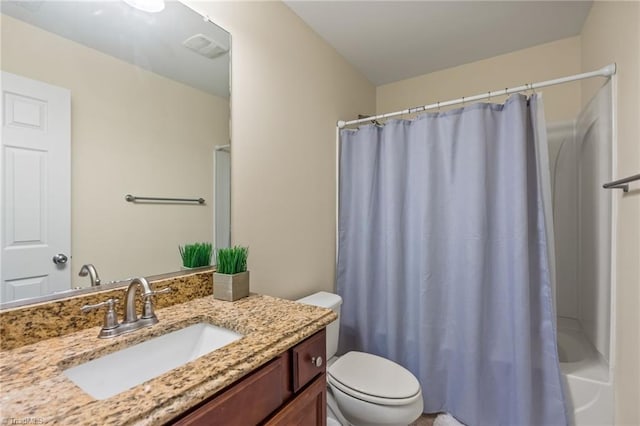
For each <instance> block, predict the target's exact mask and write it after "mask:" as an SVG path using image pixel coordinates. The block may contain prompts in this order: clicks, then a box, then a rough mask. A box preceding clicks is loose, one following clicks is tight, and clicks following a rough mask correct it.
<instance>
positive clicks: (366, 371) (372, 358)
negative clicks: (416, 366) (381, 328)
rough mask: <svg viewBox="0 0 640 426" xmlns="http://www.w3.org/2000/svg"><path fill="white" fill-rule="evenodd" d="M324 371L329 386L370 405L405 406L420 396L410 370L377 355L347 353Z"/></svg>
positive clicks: (418, 388) (416, 382) (418, 386)
mask: <svg viewBox="0 0 640 426" xmlns="http://www.w3.org/2000/svg"><path fill="white" fill-rule="evenodd" d="M327 373H328V374H327V376H328V381H329V384H330V385H332V386H335V387H336V388H337V389H339V390H340V391H342V392H344V393H345V394H347V395H350V396H352V397H354V398H357V399H360V400H362V401H366V402H370V403H372V404H379V405H408V404H411V403H413V402H415V401H416V400H417V399H421V398H422V393H421V391H420V383H418V380H417V379H416V378H415V377H414V376H413V374H411V372H409V370H407V369H405V368H404V367H402V366H401V365H398V364H396V363H395V362H393V361H390V360H388V359H385V358H382V357H379V356H376V355H372V354H368V353H364V352H355V351H354V352H349V353H347V354H345V355H343V356H341V357H340V358H339V359H338V360H337V361H336V362H335V363H333V364H332V365H331V366H330V367H329V369H328V370H327Z"/></svg>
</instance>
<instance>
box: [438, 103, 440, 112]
mask: <svg viewBox="0 0 640 426" xmlns="http://www.w3.org/2000/svg"><path fill="white" fill-rule="evenodd" d="M438 112H440V101H438Z"/></svg>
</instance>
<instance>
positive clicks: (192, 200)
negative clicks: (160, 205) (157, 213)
mask: <svg viewBox="0 0 640 426" xmlns="http://www.w3.org/2000/svg"><path fill="white" fill-rule="evenodd" d="M124 199H125V200H127V201H128V202H130V203H135V202H136V201H169V202H178V203H198V204H204V202H205V201H204V198H166V197H138V196H136V195H131V194H127V195H125V196H124Z"/></svg>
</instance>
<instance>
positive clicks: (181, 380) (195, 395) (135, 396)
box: [0, 294, 336, 425]
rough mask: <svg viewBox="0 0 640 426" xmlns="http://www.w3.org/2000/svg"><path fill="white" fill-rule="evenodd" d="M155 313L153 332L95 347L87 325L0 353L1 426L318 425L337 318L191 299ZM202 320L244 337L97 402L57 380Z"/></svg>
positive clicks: (298, 308)
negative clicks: (27, 424) (330, 332)
mask: <svg viewBox="0 0 640 426" xmlns="http://www.w3.org/2000/svg"><path fill="white" fill-rule="evenodd" d="M4 314H6V312H5V313H4ZM156 314H157V316H158V318H159V320H160V321H159V323H158V324H155V325H154V326H152V327H149V328H145V329H141V330H137V331H135V332H132V333H129V334H125V335H122V336H118V337H115V338H111V339H98V338H97V335H98V332H99V329H100V327H91V328H87V329H84V330H79V331H73V332H71V333H68V334H65V335H62V336H59V337H51V338H46V339H44V340H40V341H37V342H35V343H30V344H26V345H22V346H18V347H15V348H13V349H6V350H3V351H2V352H0V357H1V358H2V361H3V362H2V365H1V366H0V387H2V389H3V394H2V400H1V402H0V404H1V405H2V413H1V416H2V419H0V421H5V422H6V421H14V422H17V421H21V420H23V419H35V420H34V421H37V422H38V423H44V424H101V425H109V424H113V425H125V424H126V425H133V424H135V425H158V424H177V425H199V424H202V425H204V424H206V425H212V424H242V425H244V424H257V423H266V424H272V425H278V424H283V425H284V424H287V425H289V424H304V425H314V424H324V422H325V421H326V420H325V419H326V414H325V410H326V408H325V406H326V399H325V398H326V393H325V392H326V380H325V360H324V357H325V331H324V328H325V327H326V326H327V325H328V324H329V323H331V322H332V321H334V320H335V319H336V315H335V313H334V312H333V311H331V310H328V309H323V308H318V307H314V306H308V305H303V304H299V303H296V302H291V301H288V300H283V299H278V298H274V297H270V296H263V295H255V294H254V295H251V296H249V297H247V298H244V299H241V300H238V301H236V302H223V301H219V300H215V299H213V297H211V296H206V297H200V298H196V299H193V300H190V301H187V302H185V303H180V304H176V305H173V306H169V307H165V308H162V309H158V310H157V311H156ZM79 315H81V314H79ZM52 320H54V319H52ZM203 322H204V323H209V324H213V325H216V326H219V327H224V328H226V329H229V330H233V331H235V332H237V333H240V334H242V335H243V337H242V338H240V339H238V340H236V341H234V342H233V343H231V344H228V345H226V346H223V347H221V348H220V349H217V350H214V351H213V352H210V353H208V354H205V355H203V356H200V357H199V358H197V359H195V360H193V361H191V362H188V363H186V364H184V365H181V366H179V367H177V368H175V369H172V370H171V371H168V372H166V373H164V374H161V375H159V376H157V377H155V378H153V379H150V380H147V381H145V382H144V383H142V384H140V385H137V386H134V387H132V388H130V389H127V390H125V391H123V392H120V393H118V394H116V395H114V396H111V397H108V398H106V399H96V398H93V397H91V396H90V395H89V394H87V393H86V392H84V391H83V390H82V389H80V388H79V387H78V386H76V385H75V384H74V382H72V381H71V380H70V379H69V378H67V377H66V376H65V374H64V372H65V370H67V369H69V368H71V367H74V366H78V365H81V364H83V363H87V362H89V361H91V360H95V359H98V358H101V357H104V356H105V355H107V354H113V353H115V352H117V351H121V350H123V349H125V348H128V347H131V346H133V345H136V344H139V343H142V342H146V341H148V340H150V339H152V338H154V337H158V336H164V335H166V334H168V333H171V332H174V331H177V330H181V329H184V328H185V327H188V326H190V325H193V324H198V323H203ZM4 331H6V330H3V333H4ZM152 355H153V354H149V356H150V358H149V359H151V356H152Z"/></svg>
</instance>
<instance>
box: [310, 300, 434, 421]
mask: <svg viewBox="0 0 640 426" xmlns="http://www.w3.org/2000/svg"><path fill="white" fill-rule="evenodd" d="M298 302H300V303H306V304H307V305H314V306H320V307H323V308H328V309H332V310H333V311H334V312H335V313H336V314H337V315H338V319H337V320H336V321H334V322H332V323H331V324H329V325H328V326H327V359H328V360H329V362H328V363H327V382H328V383H329V389H328V392H327V415H328V418H327V424H328V425H330V426H331V425H337V424H338V423H340V424H342V425H344V426H347V425H349V424H351V425H355V426H361V425H362V426H364V425H367V426H369V425H372V426H373V425H380V426H382V425H408V424H409V423H411V422H413V421H415V420H416V419H417V418H418V417H420V415H421V414H422V409H423V402H422V391H421V389H420V383H418V380H417V379H416V378H415V376H414V375H413V374H411V372H409V370H407V369H405V368H404V367H402V366H400V365H398V364H396V363H395V362H393V361H390V360H388V359H385V358H382V357H379V356H376V355H372V354H367V353H364V352H355V351H354V352H348V353H346V354H344V355H342V356H341V357H336V356H335V355H336V351H337V349H338V333H339V330H340V305H341V304H342V298H341V297H340V296H338V295H337V294H333V293H327V292H324V291H321V292H319V293H314V294H312V295H310V296H307V297H304V298H302V299H300V300H298Z"/></svg>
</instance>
